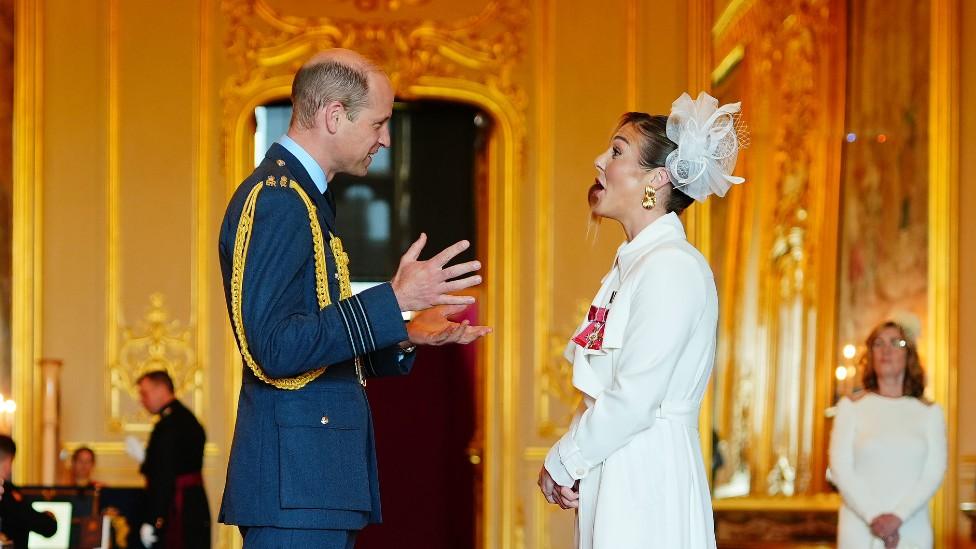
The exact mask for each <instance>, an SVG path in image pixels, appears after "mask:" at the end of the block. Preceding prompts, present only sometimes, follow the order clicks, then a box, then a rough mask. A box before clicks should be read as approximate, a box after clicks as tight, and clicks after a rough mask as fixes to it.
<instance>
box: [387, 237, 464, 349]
mask: <svg viewBox="0 0 976 549" xmlns="http://www.w3.org/2000/svg"><path fill="white" fill-rule="evenodd" d="M425 244H427V235H426V234H423V233H421V235H420V238H418V239H417V241H416V242H414V243H413V244H412V245H411V246H410V248H409V249H408V250H407V253H405V254H403V257H401V258H400V267H399V268H397V272H396V274H395V275H393V293H394V295H396V299H397V302H398V303H399V304H400V310H401V311H422V310H424V309H428V308H430V307H432V306H434V305H470V304H472V303H474V298H473V297H469V296H462V295H451V294H453V293H455V292H459V291H461V290H464V289H466V288H470V287H472V286H477V285H478V284H481V277H480V276H478V275H473V276H469V277H466V278H462V279H460V280H454V281H450V279H452V278H457V277H459V276H463V275H466V274H468V273H472V272H474V271H477V270H478V269H480V268H481V263H480V262H478V261H469V262H467V263H462V264H460V265H454V266H452V267H447V268H446V269H445V268H444V265H447V264H448V263H449V262H450V261H451V260H452V259H454V258H455V257H457V255H458V254H459V253H461V252H463V251H464V250H467V249H468V247H469V246H470V245H471V244H470V243H468V241H467V240H462V241H460V242H458V243H456V244H454V245H453V246H450V247H448V248H445V249H444V251H442V252H441V253H439V254H437V255H436V256H434V257H432V258H431V259H429V260H427V261H419V260H418V258H419V257H420V252H421V251H423V249H424V245H425ZM479 337H480V336H479Z"/></svg>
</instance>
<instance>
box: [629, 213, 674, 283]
mask: <svg viewBox="0 0 976 549" xmlns="http://www.w3.org/2000/svg"><path fill="white" fill-rule="evenodd" d="M671 240H685V228H684V227H683V226H682V225H681V220H680V219H678V215H677V214H675V213H674V212H671V213H667V214H664V215H663V216H661V217H659V218H657V219H655V220H654V221H652V222H651V224H650V225H648V226H646V227H644V228H643V229H642V230H641V232H639V233H637V236H635V237H634V239H633V240H631V241H630V242H624V243H623V244H621V245H620V248H618V249H617V259H616V263H617V267H618V268H619V269H620V278H621V279H623V278H624V277H626V276H627V273H628V271H630V268H631V267H632V266H633V265H634V263H635V262H636V261H637V260H638V259H639V258H640V257H641V256H643V255H644V254H645V253H646V252H648V251H650V250H651V249H652V248H654V247H655V246H657V245H658V244H660V243H662V242H667V241H671Z"/></svg>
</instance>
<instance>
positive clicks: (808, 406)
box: [715, 0, 845, 495]
mask: <svg viewBox="0 0 976 549" xmlns="http://www.w3.org/2000/svg"><path fill="white" fill-rule="evenodd" d="M749 6H750V7H749V8H748V9H746V10H745V11H744V12H743V13H742V14H741V16H737V17H735V18H723V19H728V21H732V22H731V23H727V25H723V26H722V29H721V31H718V30H717V28H716V32H717V33H718V35H717V36H715V38H716V46H717V49H718V52H717V53H718V55H716V58H717V59H721V58H722V57H723V54H724V53H726V52H735V51H744V52H745V54H744V60H743V61H742V62H741V63H740V64H739V65H738V69H736V70H739V71H740V73H741V74H739V75H738V78H740V79H741V81H742V82H743V84H742V85H741V86H739V87H738V88H736V89H738V90H740V92H741V93H743V94H744V95H743V96H742V97H741V98H740V97H736V98H734V99H735V100H739V99H741V100H742V101H743V105H745V106H746V109H745V112H746V116H747V117H750V120H749V123H750V125H751V126H752V127H751V130H752V133H753V135H754V136H756V137H757V138H758V139H757V140H754V141H759V143H760V144H759V146H758V147H754V148H753V149H751V150H750V151H749V158H748V164H749V165H750V166H757V167H758V166H763V167H764V168H763V169H756V170H755V172H753V173H754V174H755V177H754V178H753V179H754V185H756V186H757V187H762V189H763V190H756V189H750V190H749V191H748V192H749V193H752V194H751V196H756V197H764V198H758V199H755V200H754V201H753V202H750V208H752V211H748V212H745V213H744V215H745V216H746V218H745V219H750V218H751V217H752V216H756V217H757V218H758V220H759V221H758V223H759V225H758V230H759V233H758V234H760V235H763V236H761V241H760V243H759V245H758V249H757V251H758V257H759V259H758V263H757V264H756V265H755V268H756V270H755V271H753V272H752V274H751V275H750V274H748V272H747V271H745V270H739V271H736V272H737V273H738V274H737V275H736V276H739V277H749V276H753V277H755V276H758V277H759V279H760V280H761V281H762V283H761V284H760V287H759V288H758V293H757V294H755V295H751V296H749V297H748V298H747V297H745V296H744V294H741V292H740V291H739V290H736V292H737V294H738V295H736V296H735V299H736V300H746V299H748V300H754V301H753V302H752V303H751V305H749V306H751V307H753V308H754V310H755V314H756V315H757V316H758V318H755V319H752V320H749V321H747V322H746V323H752V324H750V326H749V327H747V328H745V330H744V329H743V328H744V326H743V324H745V323H738V324H733V325H730V326H729V327H728V328H727V329H728V330H730V332H729V333H723V334H721V337H722V338H723V339H729V340H732V339H734V338H735V337H737V336H736V334H737V333H753V334H755V335H754V336H752V338H751V339H750V340H748V343H746V342H745V341H743V342H740V343H743V344H746V345H753V350H752V351H750V353H751V354H750V355H748V356H747V355H745V354H740V355H739V356H737V358H736V359H735V360H733V361H732V364H733V368H734V369H735V375H734V376H732V377H731V378H727V379H730V380H732V383H733V384H734V385H735V387H734V388H729V389H727V392H726V393H725V394H726V395H728V396H729V397H730V398H732V399H733V401H732V402H723V403H722V404H721V405H722V406H723V407H724V410H725V412H724V413H723V414H722V416H723V417H726V418H728V419H729V420H731V422H733V424H731V425H729V424H726V425H719V426H717V427H718V429H719V432H720V433H721V436H723V437H724V440H722V441H721V442H720V445H722V447H723V450H725V453H726V456H725V457H727V458H728V459H727V460H726V463H725V467H726V470H725V476H726V477H727V476H728V475H729V474H736V473H740V472H742V473H744V472H745V471H747V470H749V471H750V472H751V475H750V476H751V481H750V483H751V492H752V493H767V494H785V495H793V494H805V493H810V492H815V491H817V490H818V489H819V487H820V486H821V485H822V483H823V482H822V480H820V479H821V478H822V476H823V467H824V464H823V456H822V455H821V452H820V448H822V446H823V444H822V441H823V440H824V439H825V437H824V434H823V422H822V409H823V401H824V395H826V394H827V392H826V390H827V387H825V385H824V383H822V382H821V381H820V379H821V377H822V376H820V370H819V369H818V367H817V365H818V364H819V362H820V360H821V356H820V355H821V354H822V352H823V351H822V350H823V349H825V348H826V347H827V345H826V342H828V340H829V338H830V335H829V334H828V333H827V330H824V328H828V329H829V324H823V325H821V324H818V323H821V322H824V321H823V320H821V319H822V318H823V319H831V318H832V317H833V314H832V312H833V306H834V305H833V304H834V291H833V283H834V278H835V276H836V275H835V272H834V269H833V265H835V264H836V252H837V250H836V239H835V238H831V237H830V235H831V234H833V233H831V231H832V230H834V229H835V225H836V220H837V209H836V203H835V200H834V197H836V196H837V194H836V191H835V190H833V189H836V187H837V179H836V178H837V174H838V173H839V143H840V141H839V139H833V140H832V139H831V137H839V135H838V134H837V130H836V128H835V127H834V125H835V124H839V122H838V121H842V120H843V101H842V100H838V99H837V98H838V97H841V96H842V91H843V78H844V74H843V64H842V63H838V62H837V60H838V57H840V58H841V59H842V51H843V48H842V45H843V42H844V35H843V25H842V24H838V21H840V22H842V21H843V17H844V16H843V13H844V9H845V8H844V4H843V2H840V1H837V0H789V1H786V2H775V3H766V2H754V3H751V4H750V5H749ZM729 99H730V100H731V99H733V98H731V97H730V98H729ZM765 167H768V168H765ZM747 179H749V177H748V176H747ZM730 238H735V236H732V237H730ZM730 248H731V246H730ZM743 257H745V256H743ZM750 261H751V260H750ZM744 279H745V278H743V280H744ZM732 287H734V286H730V288H732ZM740 309H741V307H740ZM723 310H726V309H724V308H723ZM733 314H738V313H735V312H734V311H733ZM750 330H751V332H750ZM730 338H731V339H730ZM750 357H751V358H750ZM746 359H749V361H748V362H746ZM756 391H761V392H762V394H761V395H756Z"/></svg>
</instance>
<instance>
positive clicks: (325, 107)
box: [220, 50, 490, 549]
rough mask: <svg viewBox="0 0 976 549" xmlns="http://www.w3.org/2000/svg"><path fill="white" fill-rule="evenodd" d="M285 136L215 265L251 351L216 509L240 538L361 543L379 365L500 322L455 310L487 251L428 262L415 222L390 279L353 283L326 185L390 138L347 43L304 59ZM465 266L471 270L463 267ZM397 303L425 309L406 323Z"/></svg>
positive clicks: (227, 223) (361, 169) (243, 199)
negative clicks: (372, 388) (460, 317)
mask: <svg viewBox="0 0 976 549" xmlns="http://www.w3.org/2000/svg"><path fill="white" fill-rule="evenodd" d="M292 104H293V115H292V120H291V125H290V127H289V129H288V133H287V135H285V136H283V137H282V138H281V140H280V141H279V142H278V143H275V144H274V145H272V147H271V148H270V149H269V151H268V153H267V156H266V157H265V159H264V161H263V162H262V163H261V165H260V166H258V167H257V169H255V171H254V173H252V174H251V176H250V177H248V178H247V179H246V180H244V182H243V183H242V184H241V185H240V187H238V189H237V191H236V192H235V194H234V196H233V198H232V199H231V201H230V204H229V205H228V207H227V212H226V214H225V216H224V220H223V223H222V225H221V231H220V264H221V270H222V272H223V278H224V290H225V294H226V298H227V307H228V312H229V313H230V318H231V324H232V326H233V329H234V334H235V336H236V338H237V343H238V347H239V349H240V351H241V356H242V359H243V363H244V376H243V384H242V386H241V394H240V399H239V402H238V415H237V425H236V429H235V432H234V442H233V446H232V448H231V455H230V463H229V465H228V471H227V484H226V487H225V489H224V497H223V502H222V504H221V510H220V521H221V522H223V523H226V524H235V525H238V526H240V528H241V532H242V534H243V536H244V546H245V547H246V548H248V549H251V548H254V549H259V548H265V547H269V548H270V547H274V548H279V547H286V546H295V547H323V548H351V547H352V546H353V545H354V543H355V537H356V533H357V532H358V531H359V530H360V529H362V528H363V527H364V526H365V525H366V524H368V523H370V522H378V521H379V520H380V501H379V489H378V482H377V469H376V467H377V466H376V454H375V449H374V442H373V429H372V419H371V416H370V412H369V406H368V403H367V401H366V395H365V392H364V385H365V382H364V379H365V378H367V377H370V376H383V375H402V374H406V373H408V372H409V370H410V368H411V366H412V364H413V352H414V348H415V347H414V346H415V345H438V344H445V343H470V342H471V341H474V340H475V339H477V338H479V337H481V336H483V335H485V334H487V333H488V332H489V331H490V330H489V329H488V328H486V327H482V326H470V325H468V324H467V322H464V323H461V324H458V323H454V322H451V321H449V320H448V318H447V317H448V316H449V315H451V314H453V313H456V312H459V311H461V310H463V308H464V307H465V306H466V305H467V304H470V303H472V302H473V301H474V299H473V298H471V297H466V296H455V295H450V294H452V293H454V292H458V291H460V290H464V289H466V288H469V287H471V286H474V285H476V284H479V283H480V282H481V278H480V277H479V276H477V275H473V274H471V273H472V272H474V271H476V270H477V269H479V268H480V264H479V263H478V262H477V261H472V262H468V263H464V264H459V265H455V266H452V267H445V265H447V263H448V262H449V261H450V260H451V259H453V258H454V257H455V256H456V255H457V254H459V253H460V252H462V251H464V250H465V249H466V248H467V247H468V243H467V242H463V241H462V242H459V243H457V244H455V245H454V246H452V247H450V248H448V249H446V250H444V251H443V252H441V253H439V254H438V255H437V256H435V257H434V258H432V259H431V260H428V261H419V260H418V257H419V255H420V252H421V250H422V248H423V246H424V243H425V241H426V237H425V236H424V235H421V237H420V238H419V239H418V240H417V242H415V243H414V244H413V245H412V246H411V247H410V249H409V250H407V252H406V253H405V254H404V256H403V258H402V259H401V261H400V265H399V268H398V270H397V273H396V275H395V276H394V278H393V281H392V282H391V283H388V284H381V285H379V286H376V287H374V288H371V289H369V290H366V291H364V292H361V293H359V294H356V295H353V294H352V290H351V287H350V281H349V269H348V258H347V256H346V254H345V252H344V251H343V249H342V242H341V241H340V240H339V238H338V235H336V234H335V206H334V201H333V200H332V197H331V192H330V191H329V189H328V181H329V178H330V177H332V176H334V175H335V174H336V173H347V174H352V175H365V174H366V170H367V168H368V166H369V164H370V161H371V159H372V156H373V154H375V153H376V151H378V150H379V148H380V147H388V146H389V144H390V134H389V128H388V122H389V120H390V116H391V115H392V109H393V89H392V86H391V84H390V81H389V79H388V78H387V76H386V75H385V74H384V73H383V72H382V71H380V70H379V69H377V68H376V67H374V66H373V65H372V64H370V63H369V62H368V61H366V60H365V59H363V58H362V57H361V56H359V55H358V54H356V53H354V52H351V51H348V50H329V51H326V52H323V53H320V54H318V55H316V56H315V57H313V58H312V59H311V60H309V61H308V62H307V63H306V64H305V65H304V66H303V67H302V68H301V69H300V70H299V71H298V73H297V74H296V75H295V80H294V83H293V85H292ZM461 277H463V278H461ZM402 311H420V312H418V313H417V314H416V315H415V316H414V318H413V320H412V321H411V322H409V323H408V324H406V325H405V324H404V322H403V320H402V316H401V312H402Z"/></svg>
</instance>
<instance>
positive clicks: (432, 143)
mask: <svg viewBox="0 0 976 549" xmlns="http://www.w3.org/2000/svg"><path fill="white" fill-rule="evenodd" d="M255 114H256V117H257V120H258V124H257V125H258V134H257V135H256V137H255V151H256V152H257V153H258V156H260V157H263V156H264V151H265V150H266V149H267V147H268V146H270V144H271V143H272V142H273V141H275V140H277V139H278V137H279V136H280V135H281V134H282V133H284V132H285V131H286V130H287V124H288V120H289V118H290V115H291V106H290V104H288V103H287V102H286V103H282V104H275V105H266V106H264V107H260V108H259V109H258V111H257V112H256V113H255ZM490 131H491V124H490V118H489V117H488V116H487V115H486V114H485V113H483V112H482V111H480V110H479V109H477V108H475V107H471V106H468V105H463V104H458V103H449V102H439V101H411V102H397V103H396V104H395V106H394V114H393V119H392V121H391V127H390V133H391V137H392V145H391V147H390V148H389V149H388V150H384V151H382V152H381V153H380V154H377V155H376V156H375V157H374V159H373V162H372V163H371V165H370V169H369V174H368V175H367V176H366V177H350V176H346V175H338V176H336V177H335V178H333V179H332V181H330V182H329V186H330V188H331V189H332V191H333V193H335V196H336V204H337V208H336V209H337V211H338V215H337V221H336V224H337V227H338V230H339V236H340V237H341V238H342V240H343V244H344V246H345V248H346V251H347V252H348V253H349V258H350V271H351V275H352V279H353V283H354V286H356V287H357V288H360V289H361V288H364V287H367V286H369V285H371V284H375V283H379V282H383V281H388V280H390V278H392V276H393V274H394V272H395V271H396V267H397V264H398V262H399V259H400V255H401V254H402V253H403V252H404V251H405V250H406V249H407V247H408V246H409V245H410V244H411V243H412V242H413V241H414V239H416V238H417V236H418V235H419V234H420V232H426V233H427V235H428V244H427V247H426V249H425V251H424V254H423V255H422V257H423V258H428V257H430V256H432V255H433V254H434V253H436V252H437V251H439V250H441V249H443V248H444V247H446V246H448V245H450V244H453V243H454V242H456V241H458V240H461V239H467V240H470V241H471V242H472V247H471V249H470V250H469V251H468V252H466V253H465V254H463V255H462V256H461V257H460V258H459V259H458V261H467V260H470V259H473V258H475V257H480V258H481V259H482V260H484V259H485V258H484V257H481V256H480V255H479V254H478V250H479V238H478V236H479V234H480V233H482V232H483V228H482V227H480V225H479V221H480V219H481V218H480V216H479V215H478V212H479V210H480V208H479V204H480V202H481V200H480V198H479V197H482V196H484V192H483V191H484V187H485V185H484V181H485V177H484V175H485V165H486V156H487V155H486V150H485V149H486V143H487V138H488V136H489V133H490ZM484 274H485V275H486V276H487V274H488V273H484ZM477 315H478V313H477V310H475V309H473V308H472V309H470V310H468V311H466V312H465V317H466V318H468V319H470V320H471V321H472V322H476V321H477ZM479 380H480V377H479V374H478V361H477V349H476V348H475V347H459V346H449V347H442V348H429V349H422V350H420V351H419V352H418V356H417V360H416V363H415V366H414V369H413V372H412V373H411V374H410V375H409V376H406V377H404V378H380V379H373V380H370V381H369V382H368V386H367V390H366V393H367V396H368V397H369V401H370V404H371V407H372V410H373V419H374V423H375V430H376V440H377V443H376V444H377V454H378V455H377V458H378V460H379V471H380V491H381V496H382V502H383V523H382V524H379V525H372V526H369V527H367V528H366V530H365V531H364V532H363V533H362V535H361V536H360V538H359V541H358V543H357V544H356V547H357V549H379V548H389V547H399V548H403V549H411V548H424V549H461V548H463V549H469V548H471V547H476V546H477V543H476V539H475V538H476V533H475V530H476V518H475V517H476V510H477V509H478V507H479V504H478V501H479V499H478V498H480V492H481V490H480V477H481V475H480V469H479V468H480V463H479V462H480V459H479V458H478V457H475V458H472V457H471V456H472V455H474V456H478V454H479V453H480V452H479V451H478V449H479V448H480V447H481V443H480V441H479V440H478V438H479V437H480V430H479V429H478V425H477V422H478V417H479V414H478V413H477V406H478V402H480V398H479V391H480V383H479Z"/></svg>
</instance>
